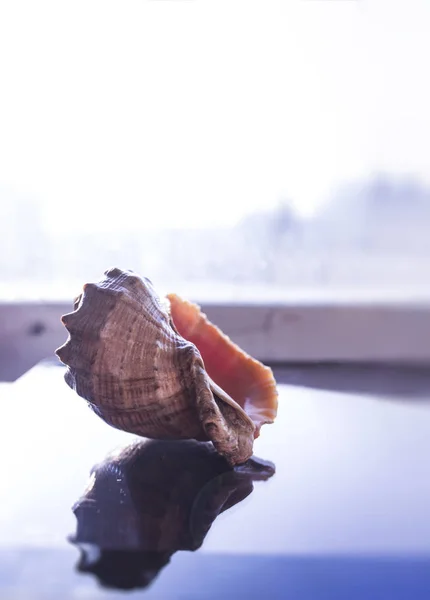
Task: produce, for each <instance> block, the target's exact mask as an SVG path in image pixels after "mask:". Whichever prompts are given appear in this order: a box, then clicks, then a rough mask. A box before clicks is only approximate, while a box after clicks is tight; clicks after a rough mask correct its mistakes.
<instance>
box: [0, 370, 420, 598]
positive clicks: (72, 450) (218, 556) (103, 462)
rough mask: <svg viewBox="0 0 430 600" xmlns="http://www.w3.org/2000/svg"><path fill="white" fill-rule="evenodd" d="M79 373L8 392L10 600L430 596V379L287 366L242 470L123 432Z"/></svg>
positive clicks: (2, 533)
mask: <svg viewBox="0 0 430 600" xmlns="http://www.w3.org/2000/svg"><path fill="white" fill-rule="evenodd" d="M63 374H64V371H63V368H62V367H60V366H58V365H55V364H54V363H50V362H45V363H41V364H40V365H38V366H36V367H34V368H33V369H32V370H30V371H29V372H28V373H27V374H26V375H24V376H23V377H21V378H20V379H19V380H18V381H17V382H15V383H13V384H3V385H2V386H1V387H0V394H1V400H0V401H1V407H2V419H1V422H0V449H1V456H2V459H3V461H2V478H1V484H0V495H1V504H0V506H1V509H0V598H2V599H3V598H41V599H42V598H43V599H44V600H45V599H50V598H56V599H57V598H62V599H69V598H70V599H71V598H105V597H106V598H111V599H115V598H122V597H134V596H138V597H146V598H160V599H166V600H169V599H181V600H182V599H183V600H191V599H206V598H207V599H212V598H224V599H228V598H260V597H261V596H262V595H265V594H266V595H267V596H268V597H270V598H288V599H290V598H304V599H310V598H330V599H332V598H353V599H354V598H366V599H369V598H378V599H379V598H384V599H385V598H387V599H388V598H389V599H397V598H399V599H400V598H402V599H403V598H405V599H406V598H414V599H420V598H429V597H430V478H429V476H428V472H427V468H426V467H427V459H428V456H429V454H430V391H429V392H427V382H428V378H426V377H424V378H423V377H422V374H419V373H416V374H414V373H410V372H408V373H406V374H404V375H402V373H401V372H400V371H398V370H394V371H390V370H386V369H385V370H384V369H380V370H376V371H375V370H373V371H372V372H369V371H366V370H363V371H359V372H358V373H357V371H355V372H353V371H351V372H348V371H346V372H345V370H343V371H342V370H339V371H336V370H335V371H333V370H330V369H329V368H328V367H327V368H325V367H320V368H319V370H317V371H312V373H311V376H309V371H306V370H300V369H296V370H294V369H290V370H289V371H288V370H281V371H279V372H278V373H276V375H277V376H278V380H279V381H285V382H286V383H280V385H279V392H280V398H279V415H278V418H277V420H276V423H275V424H273V425H270V426H265V427H264V428H263V429H262V433H261V436H260V438H259V439H258V440H256V443H255V449H254V452H255V454H254V457H253V458H252V459H250V460H249V461H248V462H247V463H245V465H242V466H241V467H239V468H236V469H234V470H232V469H230V468H229V467H228V466H227V465H226V463H225V462H224V460H223V459H222V458H221V457H220V456H218V455H217V454H216V453H215V452H214V450H213V448H212V446H211V445H210V444H202V443H197V442H193V441H183V442H160V441H149V440H142V439H137V438H135V437H134V436H131V435H129V434H127V433H124V432H121V431H117V430H115V429H113V428H111V427H109V426H108V425H106V424H105V423H104V422H103V421H101V420H100V419H99V418H98V417H97V416H96V415H95V414H93V413H92V412H91V411H90V410H89V409H88V407H87V406H86V403H85V401H83V400H82V399H81V398H79V397H78V396H77V395H76V394H75V393H74V392H73V391H71V390H70V389H69V388H68V386H67V385H66V384H65V383H64V380H63ZM396 382H397V383H396ZM428 389H429V390H430V388H428Z"/></svg>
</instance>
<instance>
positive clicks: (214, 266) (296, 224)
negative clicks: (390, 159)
mask: <svg viewBox="0 0 430 600" xmlns="http://www.w3.org/2000/svg"><path fill="white" fill-rule="evenodd" d="M1 196H2V191H1V190H0V224H1V235H0V296H1V286H2V285H3V286H6V285H9V286H14V285H17V284H20V285H21V286H22V285H25V286H28V289H29V290H31V286H32V285H35V284H37V285H39V286H40V285H42V286H43V285H49V284H51V283H52V282H57V283H58V284H59V286H60V287H61V285H64V286H68V285H69V284H70V285H71V284H74V285H78V284H81V283H82V281H84V280H87V279H92V280H94V278H97V277H98V276H99V275H101V273H102V272H103V271H104V270H105V269H106V268H107V267H108V266H111V265H117V266H120V267H122V268H130V269H133V270H136V271H137V272H139V273H144V274H146V275H148V276H149V277H150V278H151V279H153V280H154V281H157V282H163V283H164V282H165V283H167V284H169V286H170V285H171V284H174V283H176V282H179V281H181V282H184V281H185V282H204V281H210V282H214V283H228V284H231V283H240V284H265V285H289V286H299V287H300V286H315V285H320V286H321V285H322V286H330V285H333V286H342V285H347V286H356V287H366V286H381V285H382V286H383V285H386V286H391V287H393V286H404V285H414V286H416V285H421V284H426V273H427V272H428V265H429V264H430V235H429V233H430V191H429V190H428V189H427V188H425V187H424V186H423V185H422V184H420V183H419V182H417V181H415V180H413V179H402V180H398V179H394V178H390V177H388V176H377V177H374V178H372V179H371V180H369V181H367V182H364V183H363V182H362V183H354V184H349V185H346V186H344V187H343V188H341V189H339V190H338V191H337V192H336V193H335V194H334V196H333V198H332V199H331V200H330V201H329V202H327V203H326V204H325V205H324V206H322V207H321V209H320V210H319V212H318V213H317V214H315V216H314V217H313V218H312V219H302V218H300V217H299V216H298V215H297V214H296V213H295V211H294V210H293V208H292V205H291V204H290V203H289V202H288V201H283V202H280V203H279V204H278V206H277V207H276V208H275V209H272V210H262V211H260V212H256V213H253V214H249V215H247V216H245V217H244V218H243V219H242V220H241V221H240V222H239V223H238V224H237V225H236V226H235V227H231V228H213V229H208V228H205V229H193V230H185V229H182V230H168V229H164V230H160V231H145V230H142V231H140V232H136V231H126V230H123V229H122V230H118V231H109V232H106V233H100V232H99V233H97V232H95V233H84V232H82V231H76V230H70V231H68V232H66V233H64V231H63V232H57V231H55V230H54V231H53V230H52V229H47V226H46V224H45V222H44V219H43V215H42V214H41V212H40V208H39V207H38V204H37V203H34V202H32V201H31V200H29V199H23V198H14V199H13V201H9V200H8V199H7V198H6V196H5V195H4V194H3V198H2V197H1ZM75 282H76V284H75Z"/></svg>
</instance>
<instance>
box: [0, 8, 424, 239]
mask: <svg viewBox="0 0 430 600" xmlns="http://www.w3.org/2000/svg"><path fill="white" fill-rule="evenodd" d="M429 30H430V2H428V0H410V1H407V0H404V1H395V0H389V1H388V0H387V1H384V2H383V1H378V0H357V1H348V0H337V1H336V0H332V1H330V0H294V1H293V0H290V1H288V0H279V1H275V0H259V1H254V0H244V1H239V0H206V1H205V0H184V1H179V0H175V1H173V0H172V1H167V0H160V1H156V0H146V1H145V0H139V1H135V0H123V1H120V0H116V1H114V2H113V1H109V0H84V1H81V0H74V1H73V2H65V1H61V0H53V1H50V2H47V1H45V0H38V1H37V2H35V1H34V0H28V1H22V0H3V1H2V2H1V4H0V86H1V90H0V92H1V93H0V188H1V187H6V188H8V189H10V190H12V191H13V192H15V193H17V194H19V195H26V196H28V197H31V198H34V201H35V202H40V204H41V206H42V207H44V210H45V211H46V213H47V218H49V224H50V225H52V226H54V227H64V228H71V227H75V226H77V224H79V226H80V227H83V228H85V229H88V230H92V229H99V228H101V229H105V228H110V227H121V226H124V225H125V224H129V223H131V226H133V227H148V226H159V225H160V224H162V223H166V224H168V225H169V226H172V225H177V226H185V225H188V226H199V225H202V224H208V223H212V224H213V223H220V224H228V223H234V222H235V221H237V219H238V218H240V217H241V215H243V214H244V213H245V212H249V211H252V210H254V209H257V208H263V207H269V206H271V205H274V204H276V203H277V202H278V201H279V200H280V199H282V198H291V199H292V200H293V201H294V202H295V203H296V205H297V206H298V208H299V209H300V210H301V212H303V213H305V214H306V213H310V212H312V211H313V210H315V208H316V207H317V206H318V204H320V203H321V202H323V201H325V200H326V199H327V196H328V194H329V192H330V190H331V189H333V187H334V186H336V185H338V184H340V183H342V182H344V181H346V180H349V179H350V178H356V177H361V176H366V175H368V174H370V173H371V172H374V171H377V170H387V171H390V172H394V173H396V174H398V173H399V172H410V173H413V174H416V175H418V176H420V177H421V178H423V179H424V180H425V181H427V182H430V168H429V167H430V116H429V111H430V109H429V107H430V83H429V81H430V80H429V78H428V60H429V57H430V36H429V35H428V32H429Z"/></svg>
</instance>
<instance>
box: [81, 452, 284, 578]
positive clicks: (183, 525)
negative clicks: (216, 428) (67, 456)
mask: <svg viewBox="0 0 430 600" xmlns="http://www.w3.org/2000/svg"><path fill="white" fill-rule="evenodd" d="M274 473H275V467H274V465H273V464H272V463H270V462H268V461H263V460H261V459H258V458H255V457H251V458H250V459H249V460H248V461H247V462H246V463H244V464H243V465H240V466H236V467H234V468H233V467H231V466H229V464H228V463H227V461H226V460H225V459H224V458H223V457H222V456H220V455H219V454H218V453H217V452H216V451H215V449H214V447H213V446H212V444H211V443H209V442H208V443H204V442H196V441H194V440H182V441H160V440H145V441H143V442H138V443H134V444H132V445H130V446H127V447H126V448H123V449H122V450H120V451H119V452H117V453H115V454H112V455H110V456H108V457H107V458H106V459H105V460H104V461H103V462H102V463H100V464H98V465H96V466H94V467H93V469H92V470H91V476H90V481H89V484H88V486H87V489H86V490H85V492H84V494H83V495H82V497H81V498H80V499H79V500H78V501H77V502H76V503H75V505H74V506H73V512H74V514H75V516H76V519H77V529H76V533H75V534H74V535H73V536H70V537H69V541H70V542H71V543H72V544H74V545H76V546H77V547H78V549H79V551H80V559H79V561H78V563H77V565H76V568H77V570H78V571H79V572H81V573H92V574H93V575H95V576H96V577H97V579H98V581H99V583H100V584H101V585H103V586H106V587H112V588H119V589H133V588H145V587H147V586H148V585H149V584H150V583H151V582H152V581H153V580H154V579H155V578H156V576H157V575H158V573H159V572H160V571H161V569H162V568H163V567H164V566H166V565H167V564H168V563H169V561H170V558H171V556H172V555H173V554H174V553H175V552H177V551H178V550H189V551H194V550H197V549H198V548H199V547H200V546H201V545H202V543H203V541H204V538H205V536H206V534H207V533H208V531H209V529H210V528H211V526H212V524H213V522H214V520H215V519H216V517H217V516H218V515H219V514H220V513H222V512H224V511H225V510H227V509H229V508H231V507H232V506H234V505H236V504H238V503H239V502H241V501H242V500H244V499H245V498H246V497H247V496H249V494H251V492H252V491H253V482H254V481H259V480H260V481H265V480H267V479H269V478H270V477H271V476H272V475H273V474H274Z"/></svg>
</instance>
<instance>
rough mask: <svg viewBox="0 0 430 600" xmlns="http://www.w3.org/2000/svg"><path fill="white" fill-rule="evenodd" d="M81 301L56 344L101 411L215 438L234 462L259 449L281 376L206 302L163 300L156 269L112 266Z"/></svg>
mask: <svg viewBox="0 0 430 600" xmlns="http://www.w3.org/2000/svg"><path fill="white" fill-rule="evenodd" d="M74 308H75V310H74V311H73V312H71V313H69V314H66V315H64V316H63V317H62V321H63V324H64V325H65V327H66V329H67V330H68V331H69V338H68V340H67V342H66V343H65V344H64V345H63V346H61V347H60V348H58V349H57V351H56V353H57V355H58V357H59V358H60V360H61V361H62V362H63V363H65V364H66V365H67V367H68V369H67V371H66V374H65V380H66V382H67V383H68V385H69V386H70V387H71V388H73V389H74V390H76V392H77V393H78V394H79V395H80V396H82V397H83V398H85V399H86V400H87V401H88V402H89V404H90V406H91V408H92V409H93V410H94V412H96V413H97V414H98V415H99V416H100V417H101V418H102V419H104V420H105V421H106V422H107V423H109V424H110V425H112V426H113V427H116V428H118V429H123V430H125V431H129V432H131V433H135V434H137V435H141V436H145V437H149V438H156V439H190V438H193V439H196V440H201V441H205V440H210V441H212V442H213V444H214V446H215V448H216V449H217V451H218V452H219V453H220V454H222V455H224V456H225V457H226V459H227V460H228V461H229V463H230V464H239V463H242V462H244V461H246V460H247V459H248V458H249V457H250V456H251V454H252V448H253V440H254V437H257V436H258V434H259V431H260V427H261V425H262V424H263V423H271V422H273V420H274V418H275V416H276V411H277V392H276V383H275V380H274V378H273V375H272V372H271V370H270V369H269V368H268V367H265V366H264V365H262V364H261V363H259V362H258V361H256V360H254V359H253V358H251V357H250V356H248V355H247V354H246V353H244V352H243V351H242V350H240V348H239V347H238V346H236V345H235V344H233V343H232V342H231V340H229V338H227V337H226V336H225V335H224V334H222V333H221V331H220V330H219V329H218V328H216V327H215V326H214V325H212V324H211V323H209V322H208V321H207V319H206V317H205V315H203V314H202V313H201V312H200V309H199V307H198V306H197V305H195V304H191V303H189V302H186V301H183V300H181V299H180V298H179V297H178V296H176V295H171V296H170V297H169V298H168V299H166V301H164V302H162V301H161V300H160V298H159V297H158V295H157V294H156V292H155V290H154V288H153V286H152V284H151V282H150V281H149V279H146V278H142V277H139V276H138V275H136V274H135V273H133V272H131V271H122V270H120V269H117V268H113V269H110V270H108V271H106V273H105V277H104V278H103V279H102V280H101V281H99V282H98V283H87V284H85V285H84V288H83V292H82V294H81V296H80V297H79V298H78V299H77V300H76V302H75V307H74ZM200 350H201V351H200ZM232 396H233V397H232Z"/></svg>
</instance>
